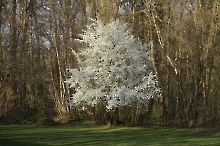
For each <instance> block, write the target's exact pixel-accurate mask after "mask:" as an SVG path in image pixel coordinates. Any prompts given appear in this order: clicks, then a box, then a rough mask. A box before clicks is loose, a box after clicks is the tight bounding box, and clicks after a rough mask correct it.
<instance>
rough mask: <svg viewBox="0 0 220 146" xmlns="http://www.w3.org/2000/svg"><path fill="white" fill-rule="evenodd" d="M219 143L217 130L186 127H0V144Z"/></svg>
mask: <svg viewBox="0 0 220 146" xmlns="http://www.w3.org/2000/svg"><path fill="white" fill-rule="evenodd" d="M52 145H53V146H55V145H56V146H65V145H66V146H68V145H69V146H76V145H82V146H85V145H94V146H97V145H101V146H107V145H112V146H113V145H119V146H140V145H164V146H166V145H178V146H179V145H220V133H217V134H211V133H207V132H195V131H192V130H187V129H173V128H171V129H166V128H144V127H142V128H141V127H112V128H109V127H107V126H92V125H84V124H80V125H75V126H49V127H46V126H18V125H6V126H5V125H1V126H0V146H52Z"/></svg>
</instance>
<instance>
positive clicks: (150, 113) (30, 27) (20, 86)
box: [0, 0, 220, 128]
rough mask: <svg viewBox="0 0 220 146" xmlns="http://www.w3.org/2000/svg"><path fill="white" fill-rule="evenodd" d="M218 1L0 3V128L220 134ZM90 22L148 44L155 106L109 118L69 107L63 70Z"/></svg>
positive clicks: (72, 63)
mask: <svg viewBox="0 0 220 146" xmlns="http://www.w3.org/2000/svg"><path fill="white" fill-rule="evenodd" d="M219 5H220V1H219V0H0V42H1V44H0V123H4V124H47V125H49V124H56V123H57V122H66V121H68V120H83V121H90V122H92V123H94V124H106V123H107V124H108V119H109V117H113V119H114V121H113V123H111V124H115V125H117V124H120V123H122V124H126V125H129V124H131V125H132V124H138V125H147V124H165V125H177V126H180V127H189V128H193V127H217V126H220V107H219V102H220V99H219V96H220V90H219V86H220V83H219V82H220V75H219V71H220V41H218V40H220V29H219V25H220V21H219V15H220V7H219ZM90 18H91V19H99V20H100V21H101V22H102V23H103V24H107V23H109V22H110V21H112V20H116V19H118V20H120V21H123V22H126V23H127V25H128V26H129V28H131V29H132V30H133V31H132V35H133V36H134V37H135V38H136V39H137V40H140V41H141V42H143V43H149V42H151V43H150V50H151V53H152V56H153V57H152V58H153V59H152V63H153V65H152V69H153V71H154V73H155V75H156V77H157V80H158V86H159V87H161V89H162V95H161V97H160V98H151V99H149V103H148V106H147V109H146V106H145V105H144V104H142V103H139V102H138V103H134V104H131V105H129V106H121V107H119V108H117V109H116V110H115V111H114V112H108V111H106V109H105V108H104V107H103V105H102V104H97V105H95V106H94V107H89V108H88V109H87V110H77V109H74V108H70V107H69V104H68V102H69V98H70V94H71V92H72V91H70V89H69V88H67V86H66V84H65V80H66V79H68V76H69V73H68V70H67V69H68V68H77V60H76V58H75V55H74V53H73V50H74V51H78V50H79V48H80V47H81V45H80V44H79V43H78V42H77V41H76V39H80V38H79V34H82V32H83V30H86V29H87V27H86V26H87V25H89V23H90Z"/></svg>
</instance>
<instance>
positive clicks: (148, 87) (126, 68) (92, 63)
mask: <svg viewBox="0 0 220 146" xmlns="http://www.w3.org/2000/svg"><path fill="white" fill-rule="evenodd" d="M92 22H93V23H92V24H91V25H89V26H87V30H86V31H84V32H83V34H81V35H79V36H80V37H81V38H82V39H78V40H77V41H79V42H80V43H81V45H82V48H81V49H80V50H79V51H78V52H74V53H75V55H76V57H77V61H78V68H76V69H69V72H70V73H71V76H70V78H69V79H67V80H66V83H67V84H68V85H69V87H70V88H73V89H74V94H73V95H72V97H70V101H69V104H70V106H72V107H76V108H78V109H86V108H87V107H88V106H94V105H96V104H97V103H98V102H102V103H103V104H104V106H105V107H106V110H107V111H111V110H113V109H115V108H117V107H120V106H125V105H129V104H132V103H134V101H139V102H142V103H144V104H146V105H147V103H148V100H149V99H150V98H154V97H155V96H156V95H157V94H158V93H159V92H160V89H159V88H158V87H157V79H156V76H155V75H154V73H153V70H152V61H151V55H150V49H149V44H144V43H141V42H140V41H139V40H137V39H135V38H134V37H133V36H132V31H131V30H130V29H128V27H127V25H126V23H120V22H119V20H115V21H112V22H111V23H108V24H106V25H104V24H102V22H101V21H99V20H95V21H94V20H93V21H92ZM135 103H137V102H135Z"/></svg>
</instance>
